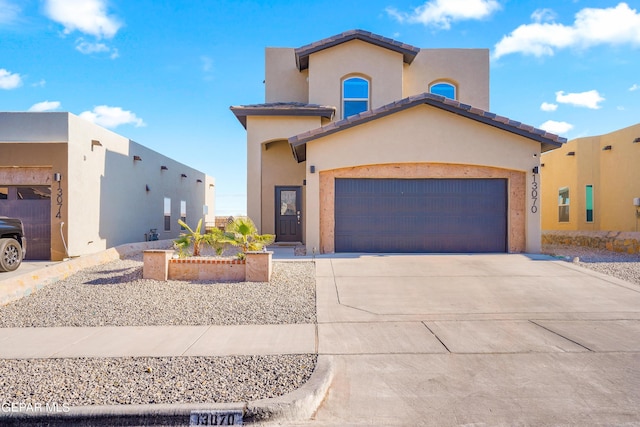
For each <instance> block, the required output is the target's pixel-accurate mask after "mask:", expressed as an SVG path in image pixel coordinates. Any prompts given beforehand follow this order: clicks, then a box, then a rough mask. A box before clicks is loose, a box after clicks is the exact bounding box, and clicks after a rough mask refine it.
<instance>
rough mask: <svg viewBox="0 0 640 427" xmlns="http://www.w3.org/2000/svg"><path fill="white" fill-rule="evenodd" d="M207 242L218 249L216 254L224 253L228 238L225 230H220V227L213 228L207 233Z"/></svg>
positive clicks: (214, 248)
mask: <svg viewBox="0 0 640 427" xmlns="http://www.w3.org/2000/svg"><path fill="white" fill-rule="evenodd" d="M206 243H207V245H209V246H211V247H212V248H213V250H215V251H216V255H218V256H220V255H222V253H223V252H224V247H225V245H226V243H227V238H226V236H225V234H224V231H222V230H220V229H219V228H213V229H212V230H211V231H209V232H208V233H207V239H206Z"/></svg>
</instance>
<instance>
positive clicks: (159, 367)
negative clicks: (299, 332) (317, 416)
mask: <svg viewBox="0 0 640 427" xmlns="http://www.w3.org/2000/svg"><path fill="white" fill-rule="evenodd" d="M315 364H316V356H315V355H310V354H307V355H281V356H227V357H158V358H148V357H136V358H130V357H128V358H79V359H30V360H2V363H1V366H0V402H9V403H11V402H20V403H24V404H32V405H35V404H37V403H40V404H43V405H44V404H45V403H47V402H56V403H58V404H59V405H62V404H65V405H67V406H78V405H120V404H122V405H124V404H127V405H128V404H153V403H216V402H246V401H251V400H257V399H263V398H270V397H276V396H281V395H283V394H286V393H289V392H291V391H293V390H295V389H297V388H299V387H300V386H302V385H303V384H304V383H305V382H306V381H307V380H308V379H309V377H310V376H311V373H312V371H313V369H314V367H315ZM0 424H1V421H0Z"/></svg>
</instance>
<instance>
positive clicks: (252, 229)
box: [225, 218, 276, 256]
mask: <svg viewBox="0 0 640 427" xmlns="http://www.w3.org/2000/svg"><path fill="white" fill-rule="evenodd" d="M225 236H226V239H225V242H226V243H230V244H232V245H233V246H238V247H240V248H241V249H242V252H241V253H240V254H239V255H240V256H244V254H246V253H247V252H249V251H260V250H262V248H264V247H265V246H267V245H270V244H271V243H273V241H274V240H275V239H276V236H274V235H273V234H258V229H257V227H256V225H255V224H254V223H253V221H251V219H249V218H236V219H234V220H233V222H231V223H229V224H228V225H227V227H226V228H225Z"/></svg>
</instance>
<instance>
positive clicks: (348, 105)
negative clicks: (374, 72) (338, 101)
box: [342, 77, 369, 119]
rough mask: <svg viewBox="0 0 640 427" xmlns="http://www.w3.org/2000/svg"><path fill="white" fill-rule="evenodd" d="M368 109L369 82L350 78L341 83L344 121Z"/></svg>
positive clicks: (359, 78)
mask: <svg viewBox="0 0 640 427" xmlns="http://www.w3.org/2000/svg"><path fill="white" fill-rule="evenodd" d="M368 109H369V82H368V81H367V80H365V79H363V78H361V77H352V78H349V79H346V80H345V81H344V82H342V117H343V118H344V119H346V118H347V117H349V116H353V115H354V114H358V113H362V112H363V111H367V110H368Z"/></svg>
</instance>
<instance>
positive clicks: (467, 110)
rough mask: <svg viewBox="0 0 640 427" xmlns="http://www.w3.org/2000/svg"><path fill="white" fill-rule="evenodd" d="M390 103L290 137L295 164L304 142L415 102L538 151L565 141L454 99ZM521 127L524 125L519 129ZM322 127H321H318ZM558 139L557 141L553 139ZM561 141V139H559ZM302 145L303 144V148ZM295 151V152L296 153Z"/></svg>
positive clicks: (416, 98)
mask: <svg viewBox="0 0 640 427" xmlns="http://www.w3.org/2000/svg"><path fill="white" fill-rule="evenodd" d="M394 104H395V105H393V104H390V105H393V106H392V107H391V108H386V109H385V107H381V108H380V110H381V111H379V112H375V111H374V112H372V111H367V112H364V113H361V114H359V115H356V116H353V117H352V118H350V119H344V120H342V121H339V122H333V123H330V124H329V125H327V126H325V127H324V130H323V131H319V129H318V130H316V131H310V132H307V133H306V134H300V135H296V136H294V137H291V138H289V144H290V145H291V148H292V150H294V157H295V158H296V160H297V161H298V163H300V162H302V161H304V160H306V147H305V146H306V144H307V142H310V141H313V140H315V139H319V138H323V137H325V136H329V135H331V134H334V133H337V132H340V131H342V130H346V129H349V128H352V127H354V126H358V125H361V124H364V123H368V122H370V121H373V120H376V119H379V118H382V117H385V116H388V115H391V114H394V113H397V112H399V111H402V110H406V109H408V108H412V107H414V106H416V105H421V104H426V105H430V106H433V107H436V108H439V109H442V110H445V111H448V112H450V113H454V114H457V115H460V116H463V117H466V118H469V119H472V120H475V121H478V122H481V123H484V124H487V125H489V126H493V127H496V128H498V129H502V130H505V131H507V132H510V133H513V134H516V135H519V136H522V137H524V138H528V139H532V140H534V141H537V142H539V143H540V144H541V151H542V152H546V151H550V150H554V149H556V148H558V147H561V146H562V144H563V143H564V142H566V139H565V138H561V137H558V136H556V135H551V134H549V133H547V132H545V131H543V130H541V129H536V128H533V127H532V126H526V125H523V124H522V123H521V122H516V121H513V120H509V119H507V118H506V117H500V116H497V115H496V114H493V113H489V112H485V111H483V110H478V109H474V108H473V107H471V106H470V105H465V104H460V103H457V102H456V105H452V104H450V103H447V100H445V99H444V98H443V97H439V96H436V95H431V94H422V95H418V96H414V97H409V98H405V99H403V100H400V101H397V102H395V103H394ZM520 126H523V127H524V128H521V127H520ZM321 129H322V128H321ZM556 139H557V140H556ZM558 140H562V141H558ZM301 147H305V148H304V150H303V148H301ZM296 153H297V154H296Z"/></svg>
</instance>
